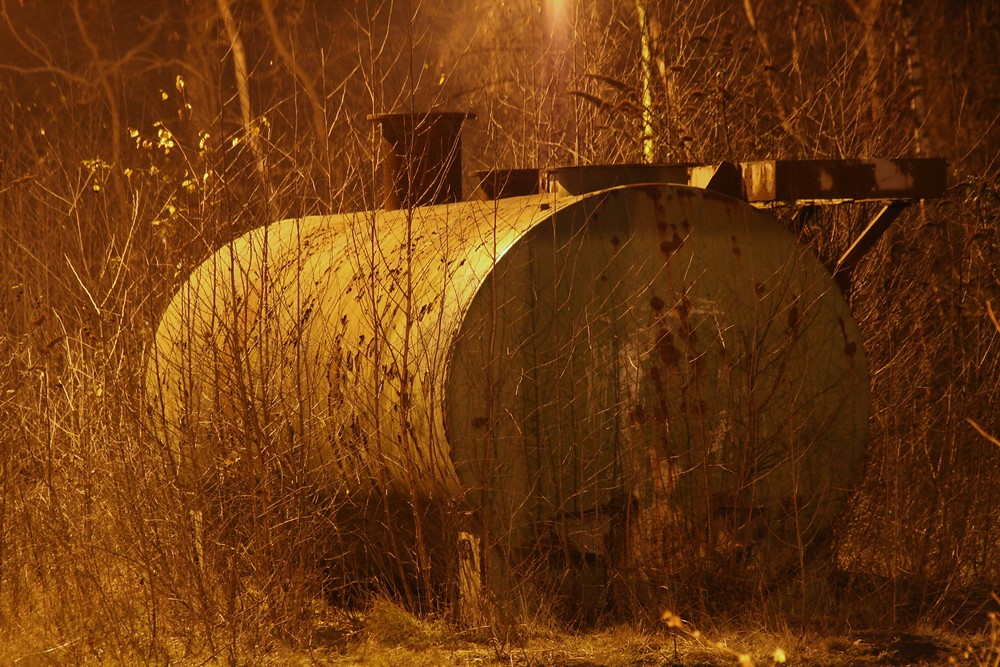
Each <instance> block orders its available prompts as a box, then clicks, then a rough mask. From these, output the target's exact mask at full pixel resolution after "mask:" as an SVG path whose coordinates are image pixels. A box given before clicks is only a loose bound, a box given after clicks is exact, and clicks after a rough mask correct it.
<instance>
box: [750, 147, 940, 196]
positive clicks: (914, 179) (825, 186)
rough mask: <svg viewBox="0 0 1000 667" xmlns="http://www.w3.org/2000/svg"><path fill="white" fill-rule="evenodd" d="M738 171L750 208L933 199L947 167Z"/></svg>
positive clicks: (858, 165) (914, 164) (808, 165)
mask: <svg viewBox="0 0 1000 667" xmlns="http://www.w3.org/2000/svg"><path fill="white" fill-rule="evenodd" d="M740 166H741V169H742V172H743V187H744V190H745V193H746V198H747V200H748V201H749V202H751V203H785V204H808V203H837V202H842V201H868V200H895V199H899V200H914V199H933V198H937V197H941V196H943V195H944V192H945V189H946V187H947V163H946V162H945V160H943V159H940V158H899V159H893V160H881V159H878V160H761V161H756V162H743V163H742V164H741V165H740Z"/></svg>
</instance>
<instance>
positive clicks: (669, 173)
mask: <svg viewBox="0 0 1000 667" xmlns="http://www.w3.org/2000/svg"><path fill="white" fill-rule="evenodd" d="M688 178H689V175H688V165H686V164H611V165H587V166H580V167H557V168H555V169H546V170H543V171H542V182H543V184H544V188H543V189H544V190H545V191H546V192H549V193H552V194H555V195H557V196H560V197H572V196H575V195H582V194H585V193H588V192H596V191H597V190H604V189H607V188H613V187H617V186H621V185H635V184H639V183H677V184H682V185H684V184H687V183H688Z"/></svg>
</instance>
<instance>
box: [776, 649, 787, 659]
mask: <svg viewBox="0 0 1000 667" xmlns="http://www.w3.org/2000/svg"><path fill="white" fill-rule="evenodd" d="M786 659H787V658H786V656H785V652H784V651H782V650H781V649H780V648H776V649H774V661H775V662H785V660H786Z"/></svg>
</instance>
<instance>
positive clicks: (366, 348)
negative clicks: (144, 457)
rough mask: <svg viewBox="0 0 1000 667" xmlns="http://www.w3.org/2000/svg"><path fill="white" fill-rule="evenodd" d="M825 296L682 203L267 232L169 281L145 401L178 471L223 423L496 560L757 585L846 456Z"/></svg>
mask: <svg viewBox="0 0 1000 667" xmlns="http://www.w3.org/2000/svg"><path fill="white" fill-rule="evenodd" d="M408 225H409V227H408ZM407 239H409V243H408V241H407ZM831 287H832V280H831V277H830V275H829V274H828V272H827V271H826V270H825V269H824V268H823V266H822V265H821V264H820V263H819V262H818V261H817V260H816V259H815V258H814V257H813V256H812V254H811V253H810V252H809V251H808V250H806V249H804V248H802V247H801V246H799V245H798V244H797V243H796V241H795V239H794V238H793V237H792V235H791V234H790V233H789V232H788V231H786V230H784V229H783V228H782V227H781V225H780V224H779V223H778V222H777V221H776V220H775V219H774V218H773V217H771V216H770V215H768V214H767V213H765V212H762V211H759V210H757V209H755V208H753V207H751V206H750V205H748V204H746V203H744V202H740V201H738V200H735V199H732V198H729V197H722V196H719V195H717V194H715V193H712V192H708V191H704V190H698V189H694V188H690V187H687V186H671V185H642V186H629V187H619V188H614V189H611V190H605V191H602V192H598V193H595V194H589V195H584V196H579V197H573V196H564V197H557V196H554V195H551V194H543V195H537V196H529V197H516V198H509V199H500V200H497V201H492V202H464V203H459V204H451V205H448V206H433V207H420V208H416V209H413V210H412V211H377V212H368V213H356V214H347V215H340V216H327V217H310V218H302V219H295V220H286V221H283V222H280V223H276V224H274V225H271V226H269V227H267V228H265V229H258V230H255V231H253V232H251V233H249V234H247V235H245V236H244V237H241V238H240V239H237V240H236V241H234V242H233V243H231V244H229V245H228V246H226V247H224V248H223V249H221V250H220V251H218V252H217V253H216V254H215V255H214V256H213V257H211V258H210V259H209V260H208V261H206V262H205V263H204V264H203V265H202V266H201V267H199V268H198V269H197V270H196V271H195V272H194V274H193V275H192V276H191V278H190V280H189V281H188V282H187V283H186V284H185V285H184V286H183V287H182V288H181V290H180V291H179V292H178V294H177V295H176V296H175V297H174V299H173V300H172V302H171V303H170V306H169V308H168V309H167V311H166V313H165V314H164V316H163V318H162V321H161V323H160V325H159V328H158V331H157V335H156V340H155V346H154V351H153V354H152V355H151V358H150V363H149V371H148V375H147V387H148V391H149V394H150V396H151V397H152V398H153V403H154V405H155V410H154V414H155V419H156V423H157V430H158V432H159V433H160V434H161V436H162V437H163V438H164V440H165V441H166V442H167V443H169V445H170V447H171V449H172V451H174V452H175V453H176V456H177V458H178V461H179V464H180V465H181V466H182V467H183V468H186V469H189V470H193V471H194V474H199V471H212V470H220V469H223V470H224V469H225V467H226V465H227V462H228V461H230V459H231V457H232V456H233V452H231V451H229V450H227V449H226V443H227V442H228V441H227V440H226V438H224V437H219V435H218V434H220V433H226V432H231V431H232V430H233V429H242V430H243V432H244V435H245V437H247V438H250V439H252V441H253V442H254V443H255V446H256V447H258V450H257V451H258V455H260V456H264V455H265V454H266V455H267V456H272V457H278V458H279V459H280V460H282V461H285V460H287V465H289V466H294V467H295V469H301V470H303V471H304V473H303V474H307V475H310V476H312V477H313V478H314V479H315V480H316V483H317V484H325V485H327V486H328V487H330V488H334V489H335V490H336V491H337V493H342V494H347V495H350V494H352V493H357V492H364V491H366V490H372V489H382V488H389V489H394V490H397V491H398V492H400V493H403V494H407V493H408V494H411V496H410V497H413V496H412V494H416V495H418V496H419V497H421V498H428V499H437V500H439V501H441V502H443V503H445V504H446V505H449V506H452V507H457V508H464V509H465V510H467V511H469V512H471V515H470V516H472V517H473V518H474V520H475V521H477V522H479V525H480V526H482V527H485V528H488V530H486V529H485V528H484V533H483V534H488V535H489V536H490V539H491V540H492V541H493V542H494V543H496V542H503V543H506V544H507V546H509V547H511V548H512V549H513V550H515V551H516V550H517V549H529V550H530V549H531V548H533V547H537V546H538V545H540V544H542V543H543V542H544V541H545V539H547V538H546V536H551V535H553V534H554V535H556V536H557V537H558V539H560V540H562V542H563V549H564V550H570V551H581V550H583V552H585V553H583V554H582V556H586V555H587V553H589V551H595V550H596V551H600V550H601V548H604V550H605V555H606V556H608V557H611V558H615V559H625V560H627V561H628V563H627V564H628V565H629V566H630V567H631V566H634V567H637V568H640V569H643V570H645V571H647V573H649V574H650V576H653V577H655V576H658V575H657V573H660V574H664V573H666V574H669V573H673V572H676V571H680V570H682V569H683V567H684V566H685V564H690V563H692V562H693V560H694V559H702V558H704V557H705V555H704V553H701V552H698V549H701V550H702V552H704V550H705V549H708V550H709V551H710V552H711V553H712V554H716V555H719V556H720V557H722V558H734V557H735V556H734V554H737V553H739V554H743V553H750V554H753V555H752V556H749V557H750V558H751V559H753V558H760V559H762V560H761V563H765V561H766V564H762V565H761V567H765V566H766V567H775V568H780V567H783V566H784V565H787V564H789V563H790V562H792V561H794V560H795V559H796V558H797V557H798V556H797V554H798V552H797V551H796V547H794V546H792V545H797V544H801V543H802V542H801V541H802V540H804V541H805V542H806V543H808V542H809V541H810V540H812V539H813V538H815V537H816V536H818V535H820V534H822V533H823V531H824V530H825V529H826V528H827V527H828V526H829V525H830V522H831V521H832V520H833V518H834V516H836V514H837V512H838V511H839V509H840V507H841V506H842V504H843V502H844V500H845V498H846V494H847V490H848V489H849V488H850V487H851V485H852V483H853V482H854V481H855V479H856V476H857V474H858V472H859V469H860V463H861V460H862V456H863V453H864V449H865V445H866V441H867V437H868V430H867V429H868V419H869V415H870V400H869V388H868V385H869V377H868V370H867V365H866V361H865V355H864V351H863V350H862V348H861V339H860V335H859V333H858V330H857V326H856V324H855V323H854V321H853V319H852V318H851V315H850V312H849V309H848V306H847V304H846V303H845V301H844V299H843V297H842V296H841V295H840V293H839V291H838V290H836V289H831ZM227 429H228V431H227ZM247 431H249V432H247ZM611 517H613V518H614V520H609V518H611ZM612 529H614V530H617V531H618V532H617V533H616V534H614V535H612V534H611V532H613V531H612ZM609 531H611V532H609ZM581 545H582V546H581ZM692 545H697V548H695V547H692ZM588 550H589V551H588ZM699 554H700V555H699ZM713 557H714V556H713Z"/></svg>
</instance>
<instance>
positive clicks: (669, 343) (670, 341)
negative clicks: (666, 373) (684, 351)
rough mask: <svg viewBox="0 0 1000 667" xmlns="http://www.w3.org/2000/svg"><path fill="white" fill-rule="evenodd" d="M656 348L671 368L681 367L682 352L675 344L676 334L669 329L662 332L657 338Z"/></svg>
mask: <svg viewBox="0 0 1000 667" xmlns="http://www.w3.org/2000/svg"><path fill="white" fill-rule="evenodd" d="M656 350H657V352H659V354H660V359H661V360H662V361H663V363H664V364H666V365H667V366H669V367H671V368H680V364H681V353H680V351H678V349H677V347H676V346H675V345H674V335H673V334H672V333H670V332H669V331H662V332H660V335H659V337H657V339H656Z"/></svg>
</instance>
